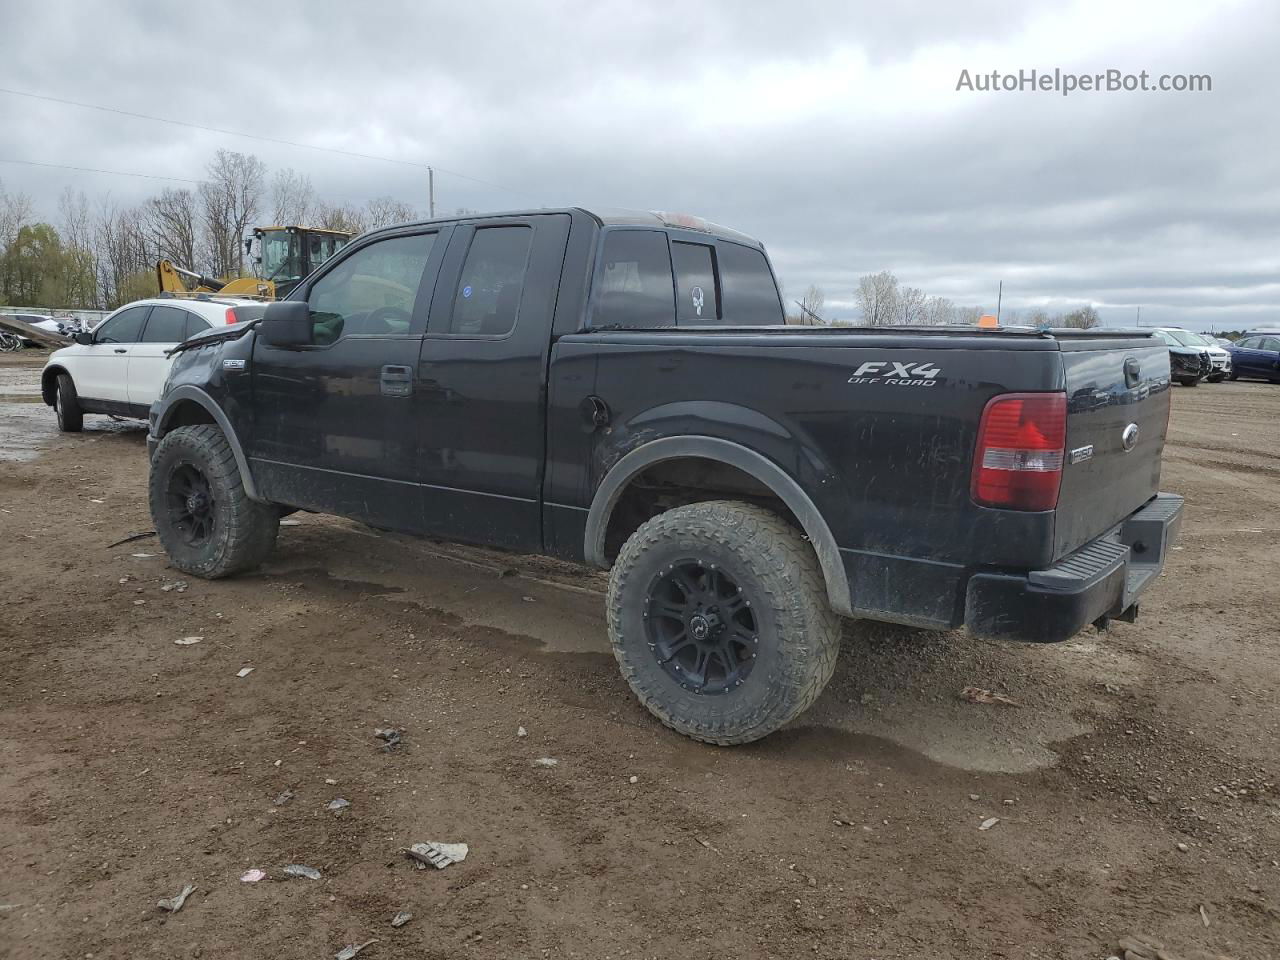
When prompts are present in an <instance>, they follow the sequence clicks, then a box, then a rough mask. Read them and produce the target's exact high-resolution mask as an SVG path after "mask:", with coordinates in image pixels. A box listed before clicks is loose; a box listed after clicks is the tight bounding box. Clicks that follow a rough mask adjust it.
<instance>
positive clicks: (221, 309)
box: [40, 297, 266, 433]
mask: <svg viewBox="0 0 1280 960" xmlns="http://www.w3.org/2000/svg"><path fill="white" fill-rule="evenodd" d="M265 309H266V305H265V304H264V303H262V302H260V301H257V300H247V299H238V298H237V299H232V298H229V297H218V298H213V297H205V298H201V299H193V300H185V299H177V298H172V297H157V298H155V299H151V300H139V301H137V302H136V303H130V304H127V305H125V306H123V307H121V308H120V309H119V310H117V311H116V312H115V313H113V314H111V315H110V316H109V317H107V318H106V319H105V320H103V321H102V323H100V324H99V325H98V326H97V327H95V328H94V329H93V331H92V332H88V331H82V332H78V333H76V335H75V344H74V345H73V346H69V347H63V348H62V349H61V350H55V351H54V352H53V353H52V354H50V355H49V360H48V362H47V363H46V364H45V367H44V372H43V373H42V374H41V378H40V386H41V394H42V396H43V397H44V402H45V403H47V404H49V406H51V407H53V408H54V410H55V411H56V412H57V415H58V427H59V429H61V430H64V431H66V432H69V433H76V432H78V431H79V430H80V429H81V427H82V426H83V423H84V415H85V414H86V413H106V414H111V415H113V416H117V417H135V418H137V419H140V420H145V419H146V418H147V411H148V410H149V409H150V408H151V404H152V402H153V401H154V400H155V399H156V398H157V397H159V396H160V391H161V389H162V388H163V387H164V382H165V379H166V378H167V377H168V375H169V362H170V360H169V356H168V351H169V350H171V349H173V348H174V347H176V346H177V345H178V344H179V343H181V342H182V341H183V340H186V339H187V338H188V337H190V336H193V335H194V334H197V333H201V332H203V331H205V330H208V329H209V328H210V327H215V326H219V325H225V324H228V323H238V322H241V321H245V320H252V319H255V318H257V317H260V316H262V312H263V310H265Z"/></svg>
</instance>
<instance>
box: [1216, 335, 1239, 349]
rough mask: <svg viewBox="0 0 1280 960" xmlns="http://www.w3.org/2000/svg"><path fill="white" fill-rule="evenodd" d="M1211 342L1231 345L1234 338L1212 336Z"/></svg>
mask: <svg viewBox="0 0 1280 960" xmlns="http://www.w3.org/2000/svg"><path fill="white" fill-rule="evenodd" d="M1213 342H1214V343H1216V344H1217V345H1218V346H1220V347H1224V348H1225V347H1231V346H1234V345H1235V341H1234V340H1228V339H1227V338H1226V337H1214V338H1213Z"/></svg>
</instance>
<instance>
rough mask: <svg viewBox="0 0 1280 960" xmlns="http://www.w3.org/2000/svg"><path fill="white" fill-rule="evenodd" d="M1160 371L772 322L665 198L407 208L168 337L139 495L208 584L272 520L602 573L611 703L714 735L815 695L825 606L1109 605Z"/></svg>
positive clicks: (931, 623)
mask: <svg viewBox="0 0 1280 960" xmlns="http://www.w3.org/2000/svg"><path fill="white" fill-rule="evenodd" d="M1169 374H1170V370H1169V351H1168V350H1167V348H1166V347H1165V346H1164V344H1163V343H1161V342H1160V341H1158V340H1155V339H1152V338H1151V337H1150V335H1149V334H1148V333H1146V332H1143V331H1107V330H1097V329H1094V330H1087V331H1081V330H1061V331H1031V330H1023V331H1018V330H1004V329H999V328H996V329H992V330H981V329H977V328H972V327H931V328H908V327H895V328H889V329H884V328H855V327H826V328H824V327H813V326H805V327H801V326H786V325H785V319H784V314H783V306H782V301H781V297H780V295H779V292H778V285H777V283H776V281H775V278H774V274H773V271H772V268H771V267H770V264H769V260H768V258H767V257H766V255H765V253H764V249H763V247H762V246H761V245H760V244H759V243H758V242H756V241H754V240H751V239H750V238H748V237H746V236H743V235H741V234H739V233H736V232H734V231H731V230H727V229H724V228H721V227H718V226H716V225H714V224H710V223H706V222H704V221H702V220H699V219H696V218H692V217H687V216H676V215H665V214H632V213H621V212H610V213H601V212H590V211H587V210H582V209H567V210H552V211H536V212H528V213H513V214H506V215H495V216H485V217H468V218H462V219H454V220H435V221H430V222H425V223H419V224H412V225H406V226H399V227H394V228H390V229H384V230H379V231H376V232H373V233H370V234H367V235H365V236H363V237H361V238H359V239H357V240H356V241H355V242H353V243H351V244H350V245H349V246H347V247H346V248H345V249H343V251H342V252H341V253H339V254H338V255H337V256H335V257H334V258H333V259H331V260H329V261H328V262H327V263H325V264H324V265H323V267H321V268H320V269H319V270H318V271H317V272H315V273H313V274H312V275H311V276H310V277H308V278H307V279H306V280H305V281H304V282H303V283H301V284H300V285H299V286H298V288H297V289H296V290H295V291H294V292H293V293H292V294H291V298H290V299H289V300H286V301H282V302H279V303H274V304H271V305H270V306H268V307H267V309H266V312H265V315H264V316H263V317H262V318H261V319H259V320H254V321H252V322H249V323H242V324H235V325H231V326H227V327H222V328H219V329H216V330H212V331H208V332H206V333H202V334H198V335H196V336H194V337H192V338H191V339H189V340H188V341H186V342H185V343H183V344H181V345H180V346H179V347H177V348H176V355H175V358H174V362H173V365H172V368H171V372H170V376H169V380H168V383H167V384H166V387H165V390H164V392H163V394H162V396H161V398H160V399H159V400H158V401H156V403H155V405H154V406H153V407H152V409H151V415H150V435H149V438H148V446H149V448H150V450H151V459H152V464H151V476H150V504H151V512H152V516H153V517H154V519H155V524H156V530H157V531H158V533H159V536H160V539H161V542H162V543H163V544H164V547H165V549H166V550H167V551H168V553H169V556H170V557H171V558H172V560H173V562H174V564H175V565H176V566H177V567H178V568H179V569H181V570H184V571H186V572H187V573H190V574H194V575H196V576H202V577H210V578H213V577H222V576H227V575H229V574H234V573H236V572H238V571H242V570H246V569H248V568H250V567H253V566H255V565H257V564H258V563H260V562H261V561H262V560H263V559H264V558H265V557H266V555H267V554H268V552H269V551H270V550H271V548H272V546H273V544H274V542H275V539H276V533H277V528H278V524H279V519H280V517H281V516H282V515H283V514H285V513H287V512H290V511H294V510H307V511H316V512H323V513H331V514H338V515H342V516H346V517H351V518H354V519H357V520H359V521H363V522H364V523H366V524H369V525H372V526H375V527H379V528H385V529H391V530H397V531H405V532H411V533H415V534H420V535H424V536H427V537H434V538H439V539H446V540H456V541H465V542H470V543H475V544H481V545H485V546H489V547H496V548H502V549H506V550H511V551H521V552H528V553H545V554H551V555H555V556H559V557H564V558H568V559H570V560H575V561H585V562H586V563H588V564H593V565H596V566H598V567H601V568H608V569H610V570H611V573H610V578H609V587H608V594H607V607H608V609H607V614H608V628H609V634H610V638H611V641H612V644H613V649H614V653H615V655H616V657H617V660H618V662H619V664H620V665H621V668H622V672H623V674H624V675H625V677H626V679H627V681H628V683H629V684H630V685H631V687H632V689H633V690H634V691H635V693H636V694H637V696H638V697H639V698H640V700H641V701H642V702H643V703H644V705H645V706H646V707H648V708H649V709H650V710H651V711H652V712H653V713H654V714H656V715H657V716H658V717H659V718H660V719H661V720H662V722H663V723H665V724H667V725H668V726H670V727H672V728H674V729H676V730H678V731H680V732H682V733H685V734H687V735H689V736H692V737H695V738H697V739H700V740H704V741H708V742H711V743H717V744H734V743H744V742H747V741H751V740H755V739H757V738H759V737H762V736H765V735H766V734H768V733H770V732H771V731H773V730H776V729H777V728H778V727H780V726H782V725H783V724H784V723H786V722H788V721H790V720H791V719H793V718H794V717H796V716H797V715H798V714H800V713H801V711H803V710H804V709H805V708H806V707H808V706H809V705H810V704H811V703H812V702H813V701H814V699H815V698H816V697H817V696H818V694H819V693H820V692H821V690H822V688H823V686H824V685H825V684H826V682H827V681H828V679H829V678H830V677H831V673H832V670H833V667H834V664H835V659H836V653H837V651H838V648H839V645H840V636H841V625H840V624H841V618H842V617H853V618H869V619H875V620H883V621H890V622H893V623H901V624H908V625H912V626H916V627H923V628H934V629H948V628H956V627H965V628H967V629H968V630H969V631H970V632H972V633H974V634H977V635H979V636H983V637H994V638H1007V639H1011V640H1029V641H1058V640H1063V639H1065V638H1067V637H1070V636H1072V635H1073V634H1074V633H1076V632H1077V631H1078V630H1080V629H1081V628H1082V627H1084V626H1086V625H1088V624H1091V623H1096V624H1098V625H1100V626H1102V625H1105V624H1106V622H1107V621H1108V620H1110V619H1112V618H1119V619H1132V618H1133V617H1134V616H1135V615H1136V612H1137V608H1138V598H1139V596H1140V595H1141V593H1142V591H1143V590H1144V588H1146V587H1147V586H1149V585H1150V583H1151V582H1152V580H1153V579H1154V577H1155V576H1156V574H1157V573H1158V572H1159V571H1160V569H1161V567H1162V565H1163V563H1164V559H1165V557H1166V555H1167V551H1168V550H1169V545H1170V542H1171V541H1172V540H1173V538H1174V537H1175V536H1176V533H1177V529H1178V524H1179V518H1180V514H1181V508H1182V500H1181V499H1180V498H1179V497H1176V496H1173V495H1170V494H1166V493H1161V492H1159V481H1160V457H1161V451H1162V448H1163V445H1164V439H1165V433H1166V430H1167V426H1168V416H1169V396H1170V393H1169Z"/></svg>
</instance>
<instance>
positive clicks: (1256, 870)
mask: <svg viewBox="0 0 1280 960" xmlns="http://www.w3.org/2000/svg"><path fill="white" fill-rule="evenodd" d="M32 354H33V355H32V356H28V357H22V358H18V359H15V358H9V357H5V358H0V543H2V544H3V552H2V553H0V611H2V612H0V864H2V866H0V957H5V958H9V957H12V958H23V960H27V958H45V957H59V958H62V957H67V958H80V957H84V958H88V957H99V958H105V957H111V958H115V957H121V958H137V957H164V958H170V957H205V958H219V960H224V958H233V957H234V958H239V957H255V958H260V957H271V958H293V957H302V958H328V957H333V956H334V955H335V954H336V953H337V952H338V951H339V950H340V949H342V947H343V946H344V945H346V944H353V943H357V944H358V943H362V942H365V941H368V940H376V941H377V942H376V943H374V944H372V945H370V946H369V947H368V948H367V949H366V951H365V952H364V953H363V954H362V955H361V957H362V960H363V958H368V960H384V958H387V960H390V958H408V957H415V958H419V957H426V958H446V957H449V958H455V957H476V958H490V957H497V958H505V957H522V958H526V957H532V958H539V957H547V958H573V957H579V958H603V957H611V958H650V957H658V958H700V957H707V958H727V957H779V958H795V957H809V956H813V957H822V958H846V957H848V958H876V960H896V958H922V960H923V958H928V960H943V958H975V957H981V958H1032V957H1036V958H1099V960H1101V958H1105V957H1107V956H1108V955H1110V954H1112V953H1115V952H1116V951H1117V946H1118V942H1119V939H1120V938H1121V937H1122V936H1125V935H1128V934H1130V933H1134V932H1139V933H1145V934H1148V935H1150V936H1153V937H1155V938H1157V939H1159V940H1161V941H1163V943H1164V944H1165V945H1166V946H1167V947H1168V948H1170V949H1171V950H1173V951H1175V953H1176V955H1177V956H1180V957H1217V956H1228V957H1233V958H1267V957H1276V956H1280V850H1278V849H1277V847H1278V844H1280V793H1278V788H1277V785H1276V782H1277V773H1276V756H1277V745H1278V744H1280V702H1278V701H1277V696H1276V692H1277V689H1278V684H1277V681H1280V629H1278V628H1280V578H1278V577H1277V575H1276V571H1277V569H1280V566H1278V564H1280V519H1278V518H1280V512H1278V511H1277V503H1280V447H1278V446H1277V437H1280V426H1278V424H1280V388H1277V387H1272V386H1269V385H1266V384H1260V383H1235V384H1232V383H1227V384H1222V385H1208V384H1206V385H1203V386H1201V387H1199V388H1198V389H1194V390H1192V389H1186V388H1175V391H1174V397H1173V399H1174V410H1173V416H1172V423H1171V428H1170V429H1171V437H1170V441H1171V442H1170V446H1169V447H1168V449H1167V451H1166V461H1165V480H1164V484H1163V485H1164V487H1165V489H1168V490H1172V491H1176V492H1179V493H1182V494H1184V495H1185V496H1186V497H1187V500H1188V511H1187V517H1186V521H1185V524H1184V526H1183V531H1182V537H1181V540H1180V542H1179V544H1178V546H1177V547H1176V548H1175V551H1176V552H1174V553H1173V554H1172V555H1171V560H1170V563H1169V565H1168V567H1167V569H1166V572H1165V574H1164V576H1163V577H1162V578H1161V580H1160V582H1159V583H1158V584H1157V585H1156V586H1155V587H1154V588H1153V589H1152V590H1151V591H1150V594H1149V595H1148V598H1147V600H1146V601H1145V602H1144V612H1143V616H1142V618H1141V619H1140V620H1139V622H1138V623H1137V624H1134V625H1129V624H1117V625H1115V626H1114V627H1112V629H1111V630H1110V631H1108V632H1107V633H1105V634H1099V633H1097V632H1095V631H1094V630H1093V629H1092V628H1090V629H1089V630H1088V631H1086V632H1085V633H1083V634H1081V635H1080V636H1078V637H1077V638H1076V639H1075V640H1074V641H1072V642H1069V643H1065V644H1061V645H1057V646H1051V647H1031V646H1012V645H1002V644H993V643H984V642H979V641H975V640H973V639H971V638H969V637H967V636H965V635H964V634H961V633H947V634H928V633H919V632H913V631H908V630H903V629H896V628H890V627H884V626H878V625H871V624H852V625H850V627H849V628H848V631H847V637H846V643H845V649H844V651H843V653H842V657H841V661H840V665H839V667H838V668H837V673H836V678H835V680H834V681H833V682H832V684H831V685H830V687H829V688H828V689H827V691H826V693H825V694H824V695H823V697H822V699H821V700H820V701H819V703H818V704H817V705H816V706H815V707H814V709H812V710H811V711H810V712H809V713H808V714H807V715H805V716H804V717H802V718H801V719H800V721H798V722H797V723H796V724H794V725H793V726H792V727H790V728H789V729H787V730H784V731H783V732H781V733H779V734H777V735H775V736H773V737H770V738H769V739H767V740H765V741H764V742H762V743H759V744H755V745H752V746H749V747H739V748H734V749H716V748H712V747H707V746H702V745H699V744H696V743H693V742H691V741H688V740H685V739H683V738H681V737H679V736H677V735H675V734H673V733H671V732H669V731H668V730H666V729H665V728H663V727H661V726H660V725H659V724H658V723H657V722H656V721H654V720H652V719H651V718H650V717H649V715H648V714H647V713H645V712H644V711H643V710H642V709H641V708H640V707H639V706H637V704H636V703H635V702H634V701H633V700H632V698H631V696H630V695H629V692H628V690H627V688H626V687H625V685H624V684H623V682H622V680H621V679H620V677H619V674H618V671H617V669H616V667H615V664H614V662H613V659H612V657H611V656H610V654H609V651H608V644H607V639H606V636H605V628H604V623H603V619H602V616H601V604H600V589H601V584H602V581H601V579H600V577H599V576H598V575H596V574H592V573H587V572H583V571H578V570H574V569H567V568H565V567H562V566H556V565H553V564H550V563H548V562H546V561H541V560H537V559H533V558H524V557H509V556H502V555H497V554H491V553H485V552H481V551H473V550H463V549H460V548H457V547H449V546H444V545H438V544H433V543H428V542H424V541H412V540H408V539H401V538H395V537H384V536H376V535H373V534H371V533H369V532H368V531H366V530H365V529H364V528H362V527H359V526H357V525H355V524H352V523H349V522H346V521H342V520H336V519H332V518H323V517H314V516H309V515H306V514H299V515H296V516H295V517H294V518H292V519H294V520H296V521H297V522H296V524H290V525H288V526H285V527H283V528H282V530H281V537H280V544H279V548H278V549H277V551H276V553H275V554H274V556H273V558H272V559H271V560H270V562H269V563H268V565H267V566H266V567H265V569H263V570H262V571H261V572H259V573H257V574H254V575H252V576H245V577H240V578H238V579H234V580H226V581H220V582H216V583H207V582H203V581H199V580H194V579H188V578H183V577H181V576H180V575H179V574H178V573H177V572H176V571H175V570H173V569H171V568H170V567H169V566H168V565H167V563H166V561H165V558H164V556H163V554H162V552H161V550H160V548H159V545H158V543H157V542H156V540H155V539H154V538H150V539H141V540H137V541H135V542H132V543H128V544H124V545H122V546H117V547H111V546H108V545H109V544H111V543H113V542H114V541H117V540H119V539H121V538H123V537H125V536H128V535H130V534H133V533H139V532H144V531H149V530H150V529H151V521H150V519H149V517H148V515H147V508H146V495H145V478H146V472H147V465H146V450H145V443H144V431H143V429H142V427H141V425H137V424H120V423H116V422H113V421H111V420H108V419H107V418H104V417H89V418H87V420H86V429H85V432H84V433H83V434H81V435H78V436H76V435H69V436H60V435H58V434H57V433H56V430H55V426H54V419H53V413H52V411H51V410H49V409H48V408H47V407H45V406H43V404H41V403H39V401H38V396H37V393H38V389H37V380H38V371H39V364H40V362H41V361H42V359H43V357H42V356H41V355H38V354H35V352H34V351H33V352H32ZM183 580H185V588H182V586H181V585H180V584H179V581H183ZM176 584H177V585H176ZM170 588H171V589H170ZM191 636H198V637H201V638H202V639H201V640H200V641H199V642H198V643H194V644H190V645H179V644H176V643H175V641H176V640H179V639H181V638H184V637H191ZM245 667H252V668H253V670H252V672H251V673H249V674H248V675H247V676H244V677H238V676H237V672H238V671H241V669H242V668H245ZM966 685H976V686H980V687H988V688H992V689H995V690H998V691H1001V692H1003V693H1005V694H1007V695H1009V696H1010V697H1013V698H1015V699H1016V700H1017V701H1018V702H1019V703H1021V704H1022V706H1021V707H1001V706H981V705H976V704H972V703H967V702H965V701H963V700H961V699H960V697H959V691H960V690H961V689H962V688H963V687H964V686H966ZM385 725H391V726H395V727H399V728H403V729H404V731H405V734H404V743H403V745H402V746H400V747H398V748H396V749H394V750H387V749H384V748H383V746H382V744H381V743H380V742H379V741H378V740H377V739H375V737H374V730H375V728H377V727H381V726H385ZM521 727H523V728H524V730H525V731H527V735H525V736H521V735H519V734H518V728H521ZM543 757H550V758H554V759H555V760H557V761H558V763H557V764H556V765H555V766H550V767H543V766H537V765H535V763H534V761H535V760H537V759H539V758H543ZM633 778H634V782H633ZM286 791H291V792H292V797H291V798H290V799H288V800H287V802H284V803H277V802H276V801H277V799H278V798H280V797H281V795H282V794H284V793H285V792H286ZM338 797H342V798H345V799H346V800H349V801H350V806H349V807H347V808H346V810H345V812H343V813H342V814H341V815H336V814H335V813H332V812H330V811H328V810H327V809H326V806H327V804H329V802H330V801H332V800H334V799H335V798H338ZM991 817H998V818H999V822H998V823H996V824H995V825H994V826H993V827H991V828H990V829H987V830H980V829H979V827H980V825H981V824H982V823H983V822H984V821H985V820H986V819H988V818H991ZM428 840H436V841H460V842H464V843H467V844H469V845H470V854H469V856H468V857H467V859H466V860H465V861H463V862H461V863H458V864H455V865H453V866H450V867H448V868H447V869H445V870H441V871H437V870H434V869H428V870H425V871H419V870H415V869H414V868H413V865H412V864H411V863H410V862H409V861H408V860H407V859H406V857H405V855H404V849H405V848H406V847H408V846H409V845H410V844H412V843H415V842H418V841H428ZM286 864H305V865H307V866H311V867H314V868H315V869H317V870H319V871H320V872H321V874H322V879H320V880H317V881H313V880H308V879H286V878H285V875H284V874H283V873H282V868H283V867H284V866H285V865H286ZM255 867H256V868H260V869H262V870H264V871H266V872H267V874H268V879H266V880H263V881H262V882H260V883H256V884H249V883H242V882H240V879H239V878H240V876H241V874H243V873H244V872H245V871H247V870H249V869H250V868H255ZM188 883H190V884H193V885H194V886H195V887H196V892H195V893H194V894H193V895H192V896H191V898H190V899H189V900H188V901H187V903H186V906H185V907H184V908H183V909H182V911H181V912H180V913H177V914H173V915H164V914H162V913H161V912H160V911H158V910H157V909H156V900H157V899H158V898H160V897H168V896H172V895H173V894H175V893H177V892H178V891H179V890H181V889H182V887H183V886H184V884H188ZM402 910H403V911H409V912H411V913H412V914H413V919H412V921H410V922H409V923H408V925H406V926H403V927H401V928H398V929H396V928H393V927H392V926H391V924H390V920H391V918H392V916H393V915H395V914H396V913H397V912H399V911H402Z"/></svg>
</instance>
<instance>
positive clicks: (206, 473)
mask: <svg viewBox="0 0 1280 960" xmlns="http://www.w3.org/2000/svg"><path fill="white" fill-rule="evenodd" d="M149 500H150V505H151V520H152V522H153V523H154V524H155V527H156V533H157V535H158V536H159V537H160V543H161V544H162V545H163V546H164V548H165V551H166V552H167V553H168V554H169V558H170V559H171V560H172V561H173V565H174V566H175V567H177V568H178V569H179V570H181V571H182V572H184V573H189V574H191V575H192V576H196V577H203V578H205V579H207V580H215V579H218V578H219V577H229V576H231V575H232V574H236V573H242V572H244V571H245V570H251V569H253V568H254V567H256V566H258V565H259V564H260V563H262V561H263V560H265V559H266V558H267V555H268V554H269V553H270V552H271V550H272V548H273V547H274V546H275V542H276V534H277V533H278V532H279V529H280V514H279V511H278V510H277V509H276V507H275V506H274V505H272V504H265V503H259V502H257V501H256V500H251V499H249V496H248V494H246V493H245V492H244V484H243V482H242V481H241V479H240V470H239V468H238V467H237V466H236V459H235V454H234V453H232V451H231V444H230V443H228V442H227V438H226V436H225V435H223V433H222V431H221V430H220V429H218V427H216V426H214V425H213V424H200V425H197V426H191V427H178V428H176V429H174V430H171V431H169V432H168V433H167V434H165V436H164V439H162V440H161V441H160V445H159V446H158V447H157V448H156V454H155V457H154V458H153V459H152V461H151V479H150V483H149Z"/></svg>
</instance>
